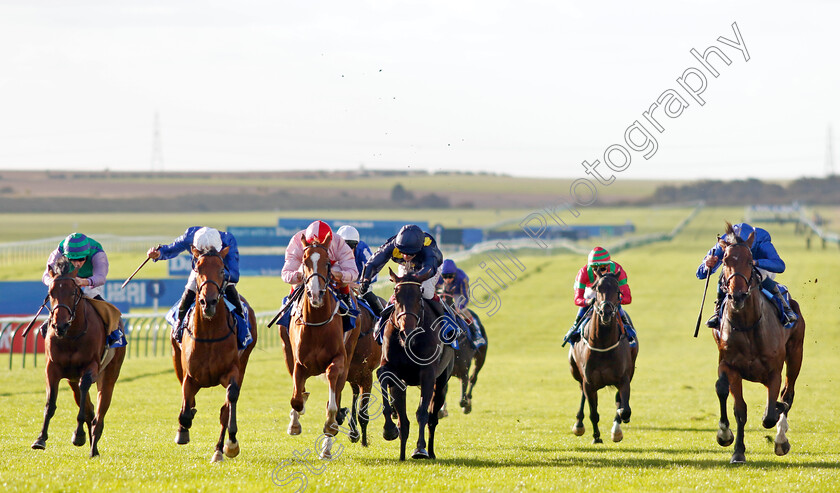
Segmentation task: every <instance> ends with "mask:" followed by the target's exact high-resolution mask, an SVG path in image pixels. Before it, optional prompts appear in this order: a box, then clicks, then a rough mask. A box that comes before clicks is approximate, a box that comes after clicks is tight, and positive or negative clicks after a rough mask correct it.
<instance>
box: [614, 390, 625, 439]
mask: <svg viewBox="0 0 840 493" xmlns="http://www.w3.org/2000/svg"><path fill="white" fill-rule="evenodd" d="M622 409H623V408H622V405H621V391H616V393H615V418H614V419H613V426H612V429H611V430H610V438H612V441H614V442H620V441H621V440H623V439H624V432H623V431H621V421H622V419H621V414H622ZM628 421H629V419H628Z"/></svg>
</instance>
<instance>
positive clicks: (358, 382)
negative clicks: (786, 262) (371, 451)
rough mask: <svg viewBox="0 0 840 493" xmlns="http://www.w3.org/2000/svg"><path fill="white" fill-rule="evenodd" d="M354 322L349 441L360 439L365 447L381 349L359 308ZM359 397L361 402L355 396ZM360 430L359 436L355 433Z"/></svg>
mask: <svg viewBox="0 0 840 493" xmlns="http://www.w3.org/2000/svg"><path fill="white" fill-rule="evenodd" d="M360 312H361V313H359V316H358V317H357V318H356V325H357V326H358V327H359V341H358V343H357V344H356V350H355V351H354V352H353V359H352V360H351V361H350V370H349V372H348V373H347V382H348V383H349V384H350V388H351V389H352V390H353V405H352V407H351V409H350V412H351V414H350V423H349V426H350V434H349V438H350V441H351V442H353V443H355V442H358V441H359V439H360V438H361V440H362V446H363V447H367V446H368V439H367V425H368V421H369V420H370V415H369V414H368V409H369V404H370V397H371V392H372V391H373V371H374V370H375V369H376V368H377V367H378V366H379V361H380V360H381V359H382V347H381V346H380V345H379V343H377V342H376V339H375V337H374V334H373V326H374V322H375V319H374V318H373V316H372V315H371V314H370V312H368V311H367V310H365V309H364V308H362V309H361V310H360ZM360 394H361V399H359V396H360ZM359 429H361V433H360V432H359Z"/></svg>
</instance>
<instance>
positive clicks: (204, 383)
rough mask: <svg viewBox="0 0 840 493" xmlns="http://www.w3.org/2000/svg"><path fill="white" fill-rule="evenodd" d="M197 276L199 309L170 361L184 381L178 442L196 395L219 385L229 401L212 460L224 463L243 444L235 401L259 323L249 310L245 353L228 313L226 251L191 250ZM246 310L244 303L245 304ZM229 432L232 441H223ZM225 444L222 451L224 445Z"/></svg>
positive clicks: (186, 432)
mask: <svg viewBox="0 0 840 493" xmlns="http://www.w3.org/2000/svg"><path fill="white" fill-rule="evenodd" d="M192 254H193V257H194V267H193V268H194V269H195V272H196V279H195V282H196V286H197V288H196V305H195V311H194V313H193V316H192V318H191V319H190V322H189V324H188V325H187V327H186V330H185V332H186V334H185V337H184V338H183V341H182V342H181V344H180V347H179V344H178V342H177V341H175V339H172V359H173V361H174V363H175V374H176V376H177V377H178V381H179V382H181V394H182V397H183V400H182V403H181V412H180V414H179V415H178V423H179V426H178V434H177V435H176V436H175V442H176V443H178V444H182V445H183V444H185V443H189V441H190V427H191V426H192V421H193V416H195V411H196V410H195V395H196V394H197V393H198V391H199V390H200V389H202V388H206V387H215V386H217V385H221V386H222V387H225V388H226V389H227V392H226V397H225V403H224V404H223V405H222V408H221V410H220V412H219V422H220V424H221V426H222V431H221V433H220V434H219V441H218V442H217V443H216V449H215V452H214V453H213V457H212V458H211V462H221V461H222V460H223V459H224V457H223V456H222V451H224V455H227V456H228V457H236V456H237V455H239V443H238V442H237V441H236V433H237V431H238V426H237V423H236V403H237V401H238V399H239V392H240V390H241V389H242V380H243V379H244V378H245V368H246V367H247V366H248V358H249V357H250V356H251V351H252V350H253V349H254V347H255V346H256V345H257V320H256V317H255V316H254V311H253V310H249V311H248V313H249V317H248V321H249V323H250V324H251V338H252V341H251V344H249V345H248V347H246V348H245V349H243V350H241V351H240V350H239V349H238V347H237V338H236V322H235V320H234V318H233V314H232V313H231V312H230V310H228V307H227V304H226V303H225V301H224V296H223V294H222V293H224V292H225V285H226V284H227V280H226V278H225V265H224V258H225V256H226V255H227V254H228V247H225V248H223V249H222V251H221V252H217V251H216V250H215V249H210V251H209V252H206V253H201V252H199V251H198V250H197V249H196V248H195V247H193V249H192ZM242 304H243V306H245V305H246V302H245V300H244V299H243V300H242ZM225 431H227V433H228V440H227V441H225ZM223 444H224V448H223V447H222V445H223Z"/></svg>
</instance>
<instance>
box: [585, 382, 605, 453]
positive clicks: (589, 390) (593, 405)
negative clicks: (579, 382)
mask: <svg viewBox="0 0 840 493" xmlns="http://www.w3.org/2000/svg"><path fill="white" fill-rule="evenodd" d="M583 393H584V394H585V395H586V400H587V401H589V421H590V422H592V443H593V444H595V443H604V441H603V440H601V430H600V429H598V421H599V420H600V419H601V417H600V416H599V415H598V391H597V390H595V389H594V388H593V387H592V385H590V384H588V383H586V382H584V383H583Z"/></svg>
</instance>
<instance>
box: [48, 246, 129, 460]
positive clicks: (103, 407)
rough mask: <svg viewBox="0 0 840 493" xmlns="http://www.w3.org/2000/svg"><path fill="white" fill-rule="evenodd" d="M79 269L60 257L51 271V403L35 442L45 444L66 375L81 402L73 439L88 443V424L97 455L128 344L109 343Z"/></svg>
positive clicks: (49, 365) (92, 450) (49, 390)
mask: <svg viewBox="0 0 840 493" xmlns="http://www.w3.org/2000/svg"><path fill="white" fill-rule="evenodd" d="M76 274H77V270H75V269H74V268H73V264H72V263H71V262H70V261H69V260H67V258H65V257H62V258H60V259H59V260H58V261H57V262H56V263H55V266H54V267H53V269H52V270H51V271H50V277H52V282H51V283H50V290H49V299H50V306H52V310H51V312H50V320H49V328H52V329H53V331H52V332H49V333H48V334H49V335H48V336H47V338H46V342H45V343H44V350H45V352H46V359H47V365H46V368H45V373H46V376H47V405H46V408H45V409H44V426H43V428H41V434H40V435H38V439H37V440H35V443H33V444H32V448H33V449H39V450H42V449H44V448H46V446H47V443H46V442H47V428H49V425H50V419H51V418H52V417H53V414H55V408H56V404H55V402H56V398H57V397H58V383H59V382H60V381H61V379H63V378H66V379H67V381H68V383H69V384H70V388H71V389H73V397H74V398H75V399H76V404H77V405H78V406H79V414H78V415H77V416H76V423H77V426H76V431H75V432H74V433H73V445H76V446H77V447H81V446H82V445H84V444H85V430H84V426H83V425H85V424H87V428H88V434H89V435H90V456H91V457H96V456H98V455H99V449H98V448H97V445H98V444H99V439H100V438H101V437H102V428H103V427H104V426H105V413H107V412H108V408H109V407H110V405H111V397H112V396H113V393H114V384H115V383H116V382H117V378H118V377H119V376H120V368H121V367H122V363H123V360H124V359H125V346H123V347H119V348H114V349H108V348H107V345H106V338H107V337H108V333H107V327H105V323H104V322H103V320H102V317H100V316H99V314H98V313H97V312H96V309H95V308H94V307H93V304H92V303H91V302H90V301H88V299H87V298H86V297H85V296H84V295H83V294H82V289H81V288H80V287H79V286H78V285H77V284H76V281H75V277H76ZM94 382H96V389H97V407H96V413H95V414H94V408H93V403H92V402H91V399H90V393H89V392H90V387H91V385H93V383H94Z"/></svg>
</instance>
